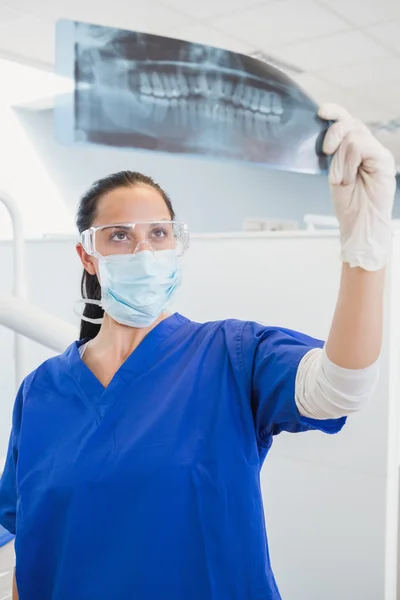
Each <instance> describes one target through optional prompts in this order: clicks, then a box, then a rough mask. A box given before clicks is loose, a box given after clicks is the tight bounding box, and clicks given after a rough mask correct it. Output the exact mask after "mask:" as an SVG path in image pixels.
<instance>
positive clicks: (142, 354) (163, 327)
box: [67, 313, 188, 422]
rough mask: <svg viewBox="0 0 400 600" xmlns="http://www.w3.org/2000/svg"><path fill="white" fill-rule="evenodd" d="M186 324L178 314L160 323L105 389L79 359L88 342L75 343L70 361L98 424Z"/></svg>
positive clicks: (186, 320) (70, 353)
mask: <svg viewBox="0 0 400 600" xmlns="http://www.w3.org/2000/svg"><path fill="white" fill-rule="evenodd" d="M187 322H188V319H186V318H185V317H183V316H182V315H180V314H179V313H175V314H173V315H171V316H170V317H167V318H166V319H164V320H163V321H161V322H160V323H159V324H158V325H157V326H156V327H154V329H152V330H151V331H150V332H149V333H148V334H147V335H146V337H145V338H144V339H143V340H142V341H141V342H140V344H139V346H138V347H137V348H136V349H135V350H134V351H133V352H132V353H131V354H130V355H129V356H128V358H127V359H126V360H125V361H124V362H123V364H122V365H121V366H120V368H119V369H118V371H117V372H116V373H115V374H114V376H113V378H112V380H111V381H110V383H109V384H108V386H107V387H106V388H105V387H104V386H103V385H102V384H101V383H100V381H99V380H98V379H97V377H96V376H95V375H94V373H93V372H92V371H91V370H90V369H89V367H88V366H87V365H86V364H85V363H84V362H83V360H82V358H81V356H80V353H79V348H80V346H82V345H83V344H84V343H86V342H87V341H88V340H79V341H77V342H75V343H74V344H72V346H71V347H70V349H69V350H70V351H69V352H68V353H67V361H68V363H69V366H70V368H71V369H72V371H73V376H74V378H75V381H76V383H77V385H78V386H79V388H80V390H81V392H82V394H83V395H84V397H85V399H86V401H87V402H88V403H89V404H90V405H91V406H92V407H94V408H95V410H96V413H97V421H98V422H99V421H100V420H101V419H102V418H103V417H104V415H105V414H106V413H107V412H108V411H109V410H110V408H112V406H113V405H114V404H115V403H116V402H117V400H118V397H119V396H120V395H121V393H122V392H123V390H124V389H125V387H126V386H127V385H128V384H129V383H130V382H131V381H132V378H133V377H135V376H139V375H141V374H142V373H144V372H145V371H147V370H148V369H149V368H150V367H151V366H152V365H153V364H155V363H156V362H157V361H158V360H159V358H160V357H159V354H158V353H157V349H159V347H160V346H161V345H162V344H163V343H164V342H165V341H166V340H167V339H168V338H169V337H170V336H171V335H172V334H173V333H175V331H177V330H178V329H179V328H180V327H181V326H182V325H184V324H185V323H187Z"/></svg>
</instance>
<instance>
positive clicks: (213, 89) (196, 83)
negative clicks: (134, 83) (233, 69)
mask: <svg viewBox="0 0 400 600" xmlns="http://www.w3.org/2000/svg"><path fill="white" fill-rule="evenodd" d="M138 87H139V90H140V93H141V94H142V95H143V96H152V97H154V99H156V98H158V99H166V100H167V101H168V100H170V99H171V100H172V99H181V100H182V98H187V97H188V96H193V95H195V96H203V97H204V98H205V99H206V98H208V99H209V100H211V99H213V100H214V101H215V100H218V99H220V100H222V99H224V100H225V101H228V100H229V101H230V102H231V103H232V104H233V105H234V106H236V107H243V108H244V109H246V110H251V111H253V112H260V113H261V114H263V115H266V116H268V115H269V116H272V117H273V116H276V117H280V116H281V115H282V114H283V106H282V101H281V98H280V97H279V96H278V94H275V93H273V92H267V91H263V90H260V89H258V88H255V87H251V86H249V85H244V84H243V83H241V82H239V83H238V84H234V83H233V82H232V81H229V80H223V79H222V78H213V80H210V79H207V77H206V75H205V74H199V75H189V76H187V77H184V76H183V75H182V74H166V73H143V72H142V73H140V74H139V86H138Z"/></svg>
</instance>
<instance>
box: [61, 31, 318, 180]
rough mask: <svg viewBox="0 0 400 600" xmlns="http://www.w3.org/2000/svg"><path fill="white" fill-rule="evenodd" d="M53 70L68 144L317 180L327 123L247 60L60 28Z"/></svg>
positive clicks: (275, 74) (290, 86) (278, 77)
mask: <svg viewBox="0 0 400 600" xmlns="http://www.w3.org/2000/svg"><path fill="white" fill-rule="evenodd" d="M56 48H57V52H56V65H57V72H58V73H59V74H61V75H64V76H65V75H67V76H71V77H73V79H74V82H75V91H74V93H73V94H71V95H70V96H69V97H67V96H63V97H61V98H58V100H57V105H56V131H57V134H58V138H59V139H60V140H61V141H63V142H66V143H71V142H72V143H94V144H103V145H109V146H116V147H120V148H121V147H125V148H143V149H147V150H154V151H162V152H172V153H182V154H195V155H207V156H210V157H215V158H222V159H228V160H236V161H242V162H250V163H258V164H265V165H267V166H271V167H275V168H279V169H286V170H293V171H301V172H308V173H318V172H325V171H326V170H327V158H326V157H324V156H323V155H322V153H321V152H320V151H319V148H320V147H321V140H322V139H323V135H324V132H325V131H326V128H327V124H326V123H324V122H323V121H321V120H320V119H319V118H318V117H317V106H316V104H315V103H314V101H313V100H311V99H310V98H309V97H308V96H307V94H305V93H304V92H303V91H302V90H301V88H300V87H299V86H298V85H297V84H296V83H295V82H293V81H292V80H291V79H290V78H289V77H288V76H287V75H285V74H284V73H282V72H280V71H279V70H277V69H276V68H274V67H272V66H270V65H268V64H266V63H264V62H262V61H259V60H256V59H254V58H251V57H248V56H244V55H242V54H237V53H234V52H229V51H227V50H222V49H219V48H214V47H211V46H204V45H201V44H194V43H191V42H185V41H182V40H176V39H172V38H166V37H161V36H156V35H150V34H146V33H138V32H134V31H124V30H120V29H114V28H109V27H102V26H97V25H91V24H88V23H81V22H75V21H67V20H62V21H59V22H58V24H57V43H56Z"/></svg>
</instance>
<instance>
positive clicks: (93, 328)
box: [79, 270, 104, 340]
mask: <svg viewBox="0 0 400 600" xmlns="http://www.w3.org/2000/svg"><path fill="white" fill-rule="evenodd" d="M81 294H82V298H83V299H85V298H90V299H91V300H101V287H100V283H99V280H98V279H97V275H90V274H89V273H88V272H87V271H86V270H84V271H83V275H82V281H81ZM83 314H84V316H85V317H88V318H90V319H101V318H102V317H104V310H103V309H102V308H101V306H97V305H96V304H85V308H84V310H83ZM100 327H101V325H100V324H99V325H96V324H95V323H89V322H88V321H84V320H83V319H82V320H81V330H80V334H79V339H80V340H85V339H89V340H92V339H93V338H95V337H96V335H97V334H98V333H99V331H100Z"/></svg>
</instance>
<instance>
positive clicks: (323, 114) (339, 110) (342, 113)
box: [318, 102, 352, 121]
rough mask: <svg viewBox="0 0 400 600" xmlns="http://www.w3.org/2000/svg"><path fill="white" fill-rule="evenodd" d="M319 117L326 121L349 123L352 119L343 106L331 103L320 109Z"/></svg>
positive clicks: (323, 105)
mask: <svg viewBox="0 0 400 600" xmlns="http://www.w3.org/2000/svg"><path fill="white" fill-rule="evenodd" d="M318 116H319V117H320V118H321V119H324V120H325V121H348V120H350V119H351V118H352V116H351V114H350V113H349V112H348V111H347V110H346V109H345V108H343V106H339V105H338V104H332V103H330V102H326V103H325V104H322V105H321V106H320V107H319V110H318Z"/></svg>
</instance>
